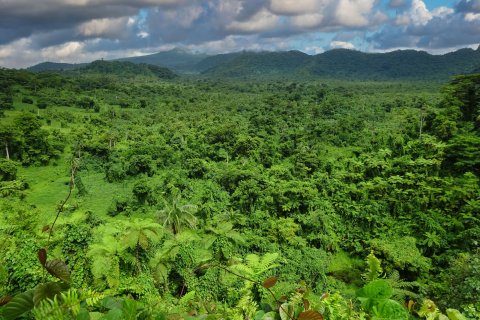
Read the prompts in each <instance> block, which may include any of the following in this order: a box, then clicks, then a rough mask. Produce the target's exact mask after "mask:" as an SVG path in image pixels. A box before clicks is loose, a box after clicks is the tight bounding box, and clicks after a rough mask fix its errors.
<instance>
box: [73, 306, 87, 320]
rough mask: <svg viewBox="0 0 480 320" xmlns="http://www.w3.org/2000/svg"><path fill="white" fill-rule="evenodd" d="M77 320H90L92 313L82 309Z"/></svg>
mask: <svg viewBox="0 0 480 320" xmlns="http://www.w3.org/2000/svg"><path fill="white" fill-rule="evenodd" d="M75 320H90V313H89V312H88V310H87V309H85V308H80V311H79V312H78V314H77V317H76V318H75Z"/></svg>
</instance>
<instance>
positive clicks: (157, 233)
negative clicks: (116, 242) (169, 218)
mask: <svg viewBox="0 0 480 320" xmlns="http://www.w3.org/2000/svg"><path fill="white" fill-rule="evenodd" d="M162 236H163V227H162V226H161V225H160V224H158V223H155V222H153V221H151V220H141V219H135V220H133V221H131V222H127V228H126V230H125V233H124V234H123V235H122V236H121V238H120V239H121V240H120V242H121V243H122V244H123V245H124V246H125V248H128V249H134V250H135V262H136V265H137V269H138V272H141V267H140V251H141V250H143V251H146V250H147V249H148V248H149V246H150V243H152V242H156V241H159V240H160V239H161V237H162Z"/></svg>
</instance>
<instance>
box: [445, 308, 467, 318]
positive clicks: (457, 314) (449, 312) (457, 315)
mask: <svg viewBox="0 0 480 320" xmlns="http://www.w3.org/2000/svg"><path fill="white" fill-rule="evenodd" d="M447 316H448V319H450V320H467V318H466V317H465V316H464V315H463V314H462V313H461V312H460V311H458V310H457V309H447Z"/></svg>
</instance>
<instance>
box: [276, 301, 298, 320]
mask: <svg viewBox="0 0 480 320" xmlns="http://www.w3.org/2000/svg"><path fill="white" fill-rule="evenodd" d="M293 309H294V306H293V305H291V304H289V303H283V304H282V305H281V306H280V309H279V310H278V313H279V314H280V319H282V320H291V319H293V312H294V310H293Z"/></svg>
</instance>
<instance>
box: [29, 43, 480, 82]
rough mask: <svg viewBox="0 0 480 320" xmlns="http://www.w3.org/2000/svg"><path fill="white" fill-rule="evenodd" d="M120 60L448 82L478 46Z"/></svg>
mask: <svg viewBox="0 0 480 320" xmlns="http://www.w3.org/2000/svg"><path fill="white" fill-rule="evenodd" d="M119 60H121V61H124V62H131V63H136V64H147V65H154V66H160V67H166V68H169V69H172V70H174V71H175V72H177V73H186V74H197V75H198V74H200V75H201V76H202V77H203V78H214V79H217V80H218V79H225V78H230V79H243V80H245V79H256V80H258V79H259V78H261V79H264V80H270V81H273V80H285V79H287V80H290V81H294V80H295V81H299V80H302V81H305V80H307V79H309V80H315V79H316V80H318V79H337V80H338V79H340V80H409V81H410V80H422V81H423V80H430V81H431V80H435V81H442V82H445V81H448V79H449V78H450V77H451V76H453V75H456V74H468V73H472V72H473V71H474V70H476V69H478V68H479V66H480V48H479V49H477V50H473V49H460V50H457V51H455V52H450V53H446V54H443V55H432V54H429V53H427V52H424V51H416V50H397V51H393V52H386V53H365V52H360V51H356V50H347V49H334V50H329V51H326V52H324V53H320V54H317V55H308V54H306V53H303V52H300V51H279V52H270V51H261V52H251V51H241V52H234V53H226V54H217V55H212V56H208V55H205V54H199V53H189V52H188V51H185V50H180V49H174V50H170V51H164V52H159V53H156V54H152V55H147V56H139V57H130V58H123V59H119ZM83 66H84V65H74V64H70V65H69V64H64V63H58V64H54V63H41V64H38V65H36V66H33V67H30V68H29V69H30V70H31V71H46V70H52V71H61V70H72V69H78V68H80V67H83Z"/></svg>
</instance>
